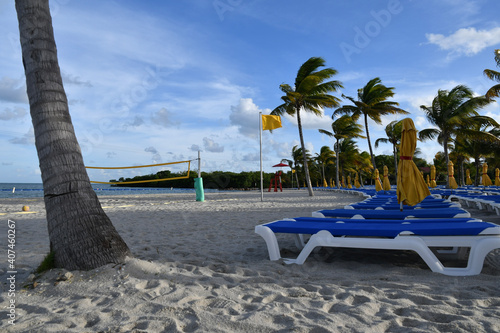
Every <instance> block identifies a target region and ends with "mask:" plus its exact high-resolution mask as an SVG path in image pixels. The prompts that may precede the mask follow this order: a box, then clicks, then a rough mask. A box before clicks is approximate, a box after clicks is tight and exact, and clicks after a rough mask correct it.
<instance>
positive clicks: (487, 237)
mask: <svg viewBox="0 0 500 333" xmlns="http://www.w3.org/2000/svg"><path fill="white" fill-rule="evenodd" d="M266 224H268V223H266ZM266 224H262V225H258V226H256V227H255V232H256V233H257V234H259V235H260V236H262V238H264V240H265V242H266V245H267V249H268V252H269V258H270V260H279V259H282V258H281V255H280V250H279V245H278V240H277V238H276V234H275V233H274V232H273V231H272V230H271V228H269V227H268V226H266ZM295 235H296V237H297V242H296V243H297V245H299V246H302V245H305V246H304V247H303V249H302V251H301V252H300V254H299V256H298V257H297V258H296V259H287V258H283V261H284V262H285V263H287V264H299V265H301V264H303V263H304V262H305V260H306V259H307V257H308V256H309V255H310V253H311V252H312V251H313V250H314V249H315V248H316V247H318V246H325V247H343V248H363V249H384V250H410V251H415V252H416V253H418V254H419V255H420V257H421V258H422V259H423V260H424V261H425V263H426V264H427V266H429V268H430V269H431V270H432V271H433V272H436V273H441V274H444V275H449V276H470V275H477V274H480V273H481V270H482V268H483V263H484V259H485V257H486V256H487V255H488V253H489V252H490V251H492V250H494V249H497V248H500V226H496V227H490V228H486V229H484V230H483V231H482V232H481V233H480V234H478V235H475V236H417V235H414V234H412V233H409V232H402V233H400V234H399V235H398V236H396V237H395V238H375V237H349V236H342V237H334V236H333V235H332V234H331V233H330V232H329V231H327V230H321V231H319V232H317V233H315V234H313V235H312V236H311V237H310V238H309V241H308V242H307V243H305V242H304V239H303V237H302V235H298V234H295ZM432 247H436V248H437V247H453V248H456V247H458V248H462V247H466V248H470V253H469V257H468V260H467V266H466V267H463V268H462V267H445V266H444V265H443V264H442V263H441V261H440V260H439V259H438V258H437V257H436V255H435V254H434V253H433V252H432V250H431V249H430V248H432Z"/></svg>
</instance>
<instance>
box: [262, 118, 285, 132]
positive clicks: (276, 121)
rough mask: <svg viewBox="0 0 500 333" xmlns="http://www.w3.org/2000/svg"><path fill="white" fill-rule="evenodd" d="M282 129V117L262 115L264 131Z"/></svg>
mask: <svg viewBox="0 0 500 333" xmlns="http://www.w3.org/2000/svg"><path fill="white" fill-rule="evenodd" d="M280 127H281V117H280V116H273V115H264V114H263V115H262V129H263V130H264V131H266V130H273V129H276V128H280Z"/></svg>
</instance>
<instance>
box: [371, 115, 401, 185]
mask: <svg viewBox="0 0 500 333" xmlns="http://www.w3.org/2000/svg"><path fill="white" fill-rule="evenodd" d="M385 134H386V135H387V138H379V139H377V140H375V148H377V147H378V145H379V144H380V143H390V144H392V153H393V155H394V171H395V175H396V179H398V146H399V141H400V140H401V121H400V120H399V121H398V120H394V121H391V122H390V123H389V124H387V126H386V127H385Z"/></svg>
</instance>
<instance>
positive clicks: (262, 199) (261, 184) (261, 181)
mask: <svg viewBox="0 0 500 333" xmlns="http://www.w3.org/2000/svg"><path fill="white" fill-rule="evenodd" d="M259 140H260V201H264V179H263V178H262V112H259Z"/></svg>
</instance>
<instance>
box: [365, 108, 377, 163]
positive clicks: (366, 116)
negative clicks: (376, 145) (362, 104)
mask: <svg viewBox="0 0 500 333" xmlns="http://www.w3.org/2000/svg"><path fill="white" fill-rule="evenodd" d="M365 131H366V140H367V141H368V149H370V156H371V158H372V164H373V171H375V169H376V168H377V165H376V164H375V156H374V155H373V149H372V142H371V141H370V131H369V130H368V115H367V114H366V113H365Z"/></svg>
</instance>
